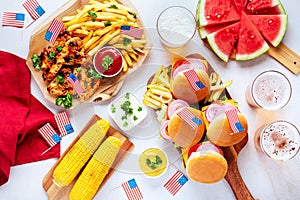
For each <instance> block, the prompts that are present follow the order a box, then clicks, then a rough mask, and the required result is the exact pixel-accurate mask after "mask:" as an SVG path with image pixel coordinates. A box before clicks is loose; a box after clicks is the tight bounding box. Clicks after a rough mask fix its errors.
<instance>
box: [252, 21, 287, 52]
mask: <svg viewBox="0 0 300 200" xmlns="http://www.w3.org/2000/svg"><path fill="white" fill-rule="evenodd" d="M248 17H249V19H250V20H251V22H252V23H253V24H254V25H255V26H256V28H257V29H258V30H259V32H260V33H261V34H262V35H263V37H264V38H265V39H266V40H267V41H268V42H270V43H271V44H272V45H273V46H274V47H277V46H278V45H279V44H280V42H281V41H282V39H283V36H284V34H285V31H286V27H287V20H288V17H287V15H249V16H248Z"/></svg>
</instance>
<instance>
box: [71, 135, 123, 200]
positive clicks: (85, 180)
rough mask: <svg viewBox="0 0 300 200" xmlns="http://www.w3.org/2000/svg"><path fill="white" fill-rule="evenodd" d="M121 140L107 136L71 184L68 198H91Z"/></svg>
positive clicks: (86, 199)
mask: <svg viewBox="0 0 300 200" xmlns="http://www.w3.org/2000/svg"><path fill="white" fill-rule="evenodd" d="M120 146H121V142H120V140H119V139H118V138H115V137H113V136H109V137H108V138H107V139H106V140H105V141H104V142H103V143H102V144H101V145H100V147H99V148H98V149H97V151H96V152H95V154H94V155H93V157H92V158H91V160H90V161H89V162H88V164H87V165H86V167H85V168H84V170H83V172H82V173H81V174H80V176H79V178H78V180H77V181H76V183H75V185H74V186H73V188H72V190H71V192H70V195H69V198H70V200H89V199H93V197H94V196H95V194H96V193H97V191H98V188H99V186H100V185H101V183H102V181H103V179H104V178H105V176H106V175H107V174H108V172H109V170H110V168H111V166H112V164H113V163H114V160H115V158H116V156H117V154H118V152H119V149H120Z"/></svg>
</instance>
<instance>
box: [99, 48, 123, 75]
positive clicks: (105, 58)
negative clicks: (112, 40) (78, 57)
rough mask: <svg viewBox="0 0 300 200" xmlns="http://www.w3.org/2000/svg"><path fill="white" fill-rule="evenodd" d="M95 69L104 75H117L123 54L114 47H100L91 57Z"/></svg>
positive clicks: (121, 64)
mask: <svg viewBox="0 0 300 200" xmlns="http://www.w3.org/2000/svg"><path fill="white" fill-rule="evenodd" d="M93 64H94V68H95V70H96V71H97V72H98V73H99V74H100V75H101V76H104V77H113V76H116V75H118V74H119V73H120V72H121V70H122V68H123V56H122V54H121V52H120V51H119V50H118V49H116V48H115V47H111V46H106V47H103V48H101V49H100V50H99V51H98V52H97V53H96V54H95V56H94V58H93Z"/></svg>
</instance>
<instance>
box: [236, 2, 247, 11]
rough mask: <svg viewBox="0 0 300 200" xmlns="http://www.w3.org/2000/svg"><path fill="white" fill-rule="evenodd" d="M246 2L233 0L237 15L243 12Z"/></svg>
mask: <svg viewBox="0 0 300 200" xmlns="http://www.w3.org/2000/svg"><path fill="white" fill-rule="evenodd" d="M247 3H248V0H234V4H235V8H236V10H237V12H238V13H241V12H242V11H243V10H245V8H246V5H247Z"/></svg>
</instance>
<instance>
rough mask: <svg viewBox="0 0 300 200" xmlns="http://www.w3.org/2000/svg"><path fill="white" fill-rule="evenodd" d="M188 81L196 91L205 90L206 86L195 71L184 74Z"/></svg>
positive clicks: (191, 70)
mask: <svg viewBox="0 0 300 200" xmlns="http://www.w3.org/2000/svg"><path fill="white" fill-rule="evenodd" d="M183 74H184V75H185V77H186V78H187V80H188V81H189V83H190V85H191V86H192V88H193V89H194V91H197V90H201V89H203V88H205V85H204V84H203V83H202V82H201V81H200V80H199V77H198V76H197V74H196V72H195V70H194V69H190V70H188V71H186V72H183Z"/></svg>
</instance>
